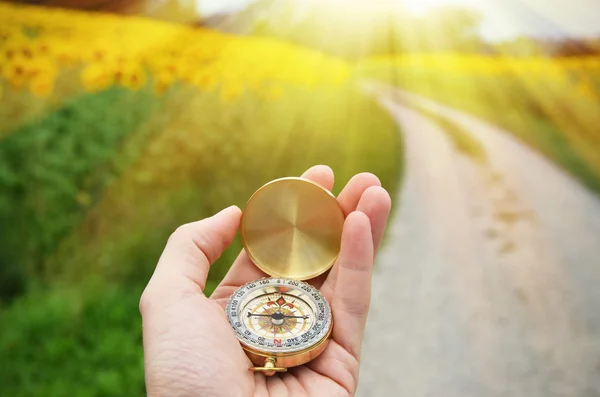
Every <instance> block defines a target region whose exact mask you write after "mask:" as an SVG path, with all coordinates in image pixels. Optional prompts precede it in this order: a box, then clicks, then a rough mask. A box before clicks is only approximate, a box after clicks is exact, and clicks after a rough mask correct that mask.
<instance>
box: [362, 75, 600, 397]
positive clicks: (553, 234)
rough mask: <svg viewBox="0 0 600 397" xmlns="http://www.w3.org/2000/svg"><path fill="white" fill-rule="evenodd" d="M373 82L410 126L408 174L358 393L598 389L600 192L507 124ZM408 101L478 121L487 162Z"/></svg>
mask: <svg viewBox="0 0 600 397" xmlns="http://www.w3.org/2000/svg"><path fill="white" fill-rule="evenodd" d="M369 91H370V92H371V93H372V94H373V95H376V96H377V97H378V98H379V100H380V102H381V104H382V106H384V107H385V108H386V109H387V110H388V111H389V112H390V114H391V115H392V116H393V117H394V119H395V120H396V121H397V123H398V125H399V128H400V129H401V131H402V135H403V139H404V141H405V149H406V173H405V176H404V185H403V187H402V190H401V192H399V193H398V196H397V197H398V198H399V200H401V202H400V203H398V204H399V205H400V210H399V211H397V212H396V215H395V217H394V219H392V220H391V223H390V225H389V229H388V235H387V243H386V245H385V246H384V248H383V250H382V251H381V253H380V256H379V258H378V264H377V268H376V271H375V276H374V280H373V299H372V304H371V305H372V306H371V308H372V309H371V313H370V315H369V320H368V326H367V333H366V339H365V343H364V345H363V359H362V371H361V376H360V386H359V392H358V394H357V395H358V396H362V397H371V396H406V397H421V396H436V397H438V396H439V397H453V396H457V397H459V396H460V397H468V396H478V397H479V396H481V397H494V396H506V397H521V396H522V397H552V396H565V397H566V396H568V397H575V396H582V397H597V396H600V200H599V199H598V197H597V196H595V195H593V194H592V193H591V192H590V191H588V190H587V189H586V188H584V187H583V186H582V185H581V184H579V183H578V182H577V181H576V180H574V179H573V178H572V177H571V176H570V175H568V174H566V173H565V172H564V171H562V170H561V169H559V168H558V167H557V166H555V165H554V164H553V163H551V162H550V161H548V160H546V159H545V158H543V157H542V156H541V155H539V154H538V153H537V152H535V151H534V150H532V149H530V148H529V147H527V146H525V145H524V144H522V143H521V142H520V141H518V140H517V139H515V138H514V137H513V136H512V135H511V134H509V133H508V132H506V131H503V130H501V129H499V128H496V127H494V126H492V125H490V124H488V123H485V122H483V121H481V120H478V119H476V118H474V117H472V116H470V115H468V114H464V113H462V112H459V111H456V110H453V109H450V108H447V107H445V106H442V105H439V104H437V103H434V102H432V101H429V100H426V99H424V98H420V97H418V96H415V95H412V94H409V93H406V92H399V91H395V90H391V89H389V88H386V87H383V86H370V88H369ZM406 101H412V102H414V103H418V104H419V105H420V106H422V107H424V108H426V109H429V110H434V111H436V112H438V113H439V114H442V115H444V116H446V117H448V118H450V119H451V120H453V121H454V122H455V123H458V124H460V125H461V126H463V127H464V128H465V129H466V130H468V131H470V132H471V134H472V136H473V137H475V138H476V139H478V140H479V141H480V142H481V143H482V145H483V146H484V148H485V151H486V157H487V162H486V164H484V165H481V164H477V163H476V162H474V161H473V160H471V159H470V158H469V157H466V156H464V155H463V154H461V153H459V152H458V151H457V150H456V149H455V148H454V146H453V145H452V143H451V141H450V140H449V139H448V136H447V134H445V132H444V131H443V130H441V128H440V127H439V126H438V125H437V124H434V123H432V122H431V121H430V120H429V119H427V118H424V117H422V116H421V115H420V114H419V113H417V112H415V111H413V110H410V109H408V108H406V107H404V106H403V105H401V103H406ZM498 111H502V109H498Z"/></svg>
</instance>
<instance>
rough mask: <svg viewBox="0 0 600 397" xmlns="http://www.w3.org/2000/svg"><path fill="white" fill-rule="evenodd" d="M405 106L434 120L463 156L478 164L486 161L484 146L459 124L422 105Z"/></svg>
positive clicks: (408, 104)
mask: <svg viewBox="0 0 600 397" xmlns="http://www.w3.org/2000/svg"><path fill="white" fill-rule="evenodd" d="M406 105H407V106H410V107H412V108H413V109H415V110H417V111H418V112H419V113H421V114H422V115H424V116H425V117H427V118H429V119H430V120H431V121H433V122H435V123H436V124H437V125H438V126H440V128H442V130H443V131H444V132H445V133H446V135H447V136H448V138H449V139H450V141H451V142H452V145H453V146H454V148H455V149H456V150H457V151H459V152H460V153H462V154H464V155H465V156H468V157H470V158H471V159H473V160H474V161H476V162H477V163H479V164H482V165H483V164H485V163H486V161H487V155H486V153H485V148H484V147H483V145H482V144H481V142H479V141H478V140H477V138H475V137H473V135H471V133H469V131H467V130H466V129H464V128H463V127H462V126H461V125H459V124H457V123H455V122H454V121H452V120H450V119H449V118H447V117H444V116H442V115H440V114H438V113H436V112H434V111H431V110H429V109H426V108H425V107H423V106H419V105H415V104H410V103H407V104H406Z"/></svg>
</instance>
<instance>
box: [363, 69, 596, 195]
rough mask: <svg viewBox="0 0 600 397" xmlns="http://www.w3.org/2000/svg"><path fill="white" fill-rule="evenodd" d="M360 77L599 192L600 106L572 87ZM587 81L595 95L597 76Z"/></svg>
mask: <svg viewBox="0 0 600 397" xmlns="http://www.w3.org/2000/svg"><path fill="white" fill-rule="evenodd" d="M360 73H361V74H362V75H363V76H364V77H369V78H373V79H377V80H380V81H383V82H388V83H391V84H393V85H397V86H399V87H401V88H404V89H406V90H409V91H411V92H414V93H417V94H420V95H423V96H425V97H429V98H431V99H434V100H436V101H439V102H441V103H444V104H447V105H449V106H452V107H454V108H457V109H461V110H464V111H466V112H468V113H471V114H473V115H475V116H477V117H480V118H482V119H484V120H487V121H490V122H492V123H494V124H496V125H498V126H500V127H502V128H504V129H506V130H507V131H509V132H511V133H513V134H514V135H515V136H516V137H517V138H519V139H521V140H522V141H523V142H525V143H526V144H528V145H529V146H531V147H532V148H534V149H536V150H538V151H539V152H540V153H542V154H544V155H545V156H546V157H548V158H549V159H551V160H552V161H554V162H556V163H557V164H558V165H560V166H561V167H562V168H564V169H565V170H567V171H568V172H570V173H571V174H572V175H573V176H575V177H576V178H577V179H579V180H580V181H581V182H582V183H583V184H585V185H587V186H588V187H589V188H590V189H592V190H594V191H596V192H600V157H599V156H598V153H599V152H600V135H598V133H597V126H598V125H600V105H599V104H598V101H597V100H594V99H592V98H587V97H584V96H582V95H581V94H580V93H579V92H578V91H577V90H576V88H575V86H574V85H572V84H571V85H569V84H568V83H564V82H562V83H561V82H556V81H553V80H550V79H547V78H545V77H544V76H536V75H528V76H520V75H517V74H510V75H484V74H469V73H456V72H435V71H427V70H417V69H408V68H402V69H394V67H393V66H392V65H391V64H390V65H388V66H382V65H377V66H369V65H368V64H367V65H361V68H360ZM590 73H592V72H590ZM579 77H581V76H579ZM586 77H587V78H588V80H589V81H595V82H596V86H597V89H598V90H600V75H590V76H586ZM572 78H573V79H575V78H576V76H572Z"/></svg>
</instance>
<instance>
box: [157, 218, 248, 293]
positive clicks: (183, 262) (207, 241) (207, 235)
mask: <svg viewBox="0 0 600 397" xmlns="http://www.w3.org/2000/svg"><path fill="white" fill-rule="evenodd" d="M240 218H241V211H240V209H239V208H238V207H236V206H231V207H228V208H225V209H224V210H222V211H221V212H219V213H217V214H216V215H213V216H211V217H210V218H206V219H203V220H201V221H198V222H192V223H187V224H185V225H182V226H180V227H178V228H177V230H175V232H173V234H171V236H170V237H169V240H168V241H167V245H166V247H165V249H164V251H163V253H162V255H161V257H160V259H159V261H158V265H157V266H156V270H155V271H154V274H153V275H152V279H151V280H150V282H149V283H148V287H147V289H152V288H154V287H157V288H158V289H161V290H162V289H163V288H169V289H178V290H179V291H178V292H180V293H181V292H183V293H187V292H198V289H200V291H202V290H204V287H205V285H206V277H207V276H208V271H209V269H210V265H211V264H212V263H213V262H214V261H216V260H217V259H218V258H219V256H221V254H222V253H223V250H225V248H227V247H228V246H229V245H230V244H231V242H232V241H233V239H234V238H235V234H236V232H237V230H238V227H239V224H240Z"/></svg>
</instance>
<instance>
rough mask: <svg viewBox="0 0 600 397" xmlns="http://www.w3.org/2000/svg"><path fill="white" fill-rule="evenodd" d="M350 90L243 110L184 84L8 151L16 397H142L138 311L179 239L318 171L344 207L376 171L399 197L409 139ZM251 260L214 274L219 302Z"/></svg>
mask: <svg viewBox="0 0 600 397" xmlns="http://www.w3.org/2000/svg"><path fill="white" fill-rule="evenodd" d="M351 86H352V84H349V85H348V86H344V87H341V88H336V89H332V88H323V89H319V88H315V89H312V90H306V89H298V88H292V87H288V88H287V89H284V90H283V92H282V93H281V96H280V97H279V98H278V99H270V100H269V99H265V98H261V97H259V96H257V95H254V94H252V93H244V94H242V95H241V96H240V97H239V98H238V99H237V100H235V101H233V102H229V103H224V102H223V101H222V100H221V99H220V96H219V94H218V92H207V93H200V92H198V91H197V90H195V89H193V88H191V87H187V86H183V85H179V86H174V87H172V88H171V89H170V90H169V91H167V92H166V93H165V94H164V96H161V97H155V96H154V95H153V94H151V93H144V91H139V92H137V93H136V94H135V95H133V94H132V93H131V92H129V91H125V90H121V89H117V90H115V91H112V90H111V91H106V92H102V93H98V94H93V95H89V96H84V97H81V98H80V99H78V100H77V101H75V102H73V103H72V104H71V105H69V106H68V107H65V108H63V109H61V110H59V111H58V112H56V113H53V114H50V115H48V116H47V117H46V118H42V119H39V120H37V121H35V122H33V123H31V124H29V125H27V126H24V127H22V128H21V129H20V130H18V131H12V132H11V133H10V134H9V135H8V136H7V138H5V139H4V140H2V141H0V153H4V154H5V157H3V158H2V161H1V162H0V164H1V165H2V167H3V168H4V169H9V170H11V172H12V174H11V175H12V177H11V178H8V177H7V178H5V179H1V180H0V183H2V189H0V191H2V192H3V196H2V197H5V200H8V201H6V204H5V207H3V208H6V209H7V210H6V211H5V212H4V213H3V214H4V215H3V216H4V217H5V218H4V219H5V220H4V221H5V222H9V223H10V224H13V225H15V226H14V228H13V229H12V230H11V231H10V233H11V235H12V239H11V245H10V248H9V247H8V245H6V246H4V245H3V246H2V248H3V249H4V251H3V252H5V255H6V256H8V255H10V254H13V253H19V254H18V255H16V256H12V257H11V260H10V263H11V264H13V268H15V269H22V268H27V269H28V271H27V273H26V278H25V281H26V284H27V286H28V292H27V293H26V294H25V295H22V296H20V297H17V298H15V299H13V300H12V302H11V303H10V304H5V307H4V308H3V309H1V310H0V323H1V324H2V333H1V334H0V384H2V390H3V392H4V393H6V394H7V395H11V396H26V395H45V396H61V395H64V394H65V392H68V394H70V395H78V396H79V395H81V396H121V395H123V394H127V395H143V394H144V388H143V372H142V356H141V354H142V350H141V328H140V320H139V316H138V315H137V304H138V300H139V296H140V294H141V291H142V289H143V287H144V285H145V284H146V282H147V281H148V279H149V277H150V275H151V273H152V271H153V269H154V266H155V264H156V261H157V259H158V256H159V254H160V252H161V251H162V248H163V247H164V244H165V242H166V239H167V238H168V236H169V234H170V233H171V232H172V231H173V230H174V229H175V228H176V227H177V226H178V225H180V224H182V223H185V222H190V221H194V220H197V219H201V218H204V217H206V216H209V215H211V214H213V213H214V212H216V211H218V210H219V209H221V208H223V207H225V206H227V205H231V204H237V205H240V206H241V205H243V204H244V202H245V201H246V200H247V198H248V197H249V196H250V194H251V193H252V192H253V191H254V190H255V189H256V188H258V187H259V186H261V185H262V184H263V183H265V182H267V181H269V180H271V179H273V178H277V177H281V176H287V175H299V174H300V173H301V172H303V171H304V170H305V169H306V168H308V167H310V166H312V165H314V164H318V163H324V164H328V165H330V166H331V167H332V168H333V169H334V171H335V172H336V187H335V191H336V192H338V191H339V190H340V188H341V187H343V185H344V184H345V183H346V182H347V180H348V179H349V178H350V177H351V176H352V175H353V174H355V173H357V172H362V171H370V172H374V173H375V174H377V175H378V176H379V177H380V179H381V180H382V183H383V185H384V186H385V187H386V188H387V189H389V191H390V192H395V191H396V188H397V184H398V183H399V181H400V174H401V160H402V159H401V153H402V152H401V149H402V148H401V146H400V141H399V139H398V134H397V129H396V126H395V124H394V123H393V121H392V120H391V119H390V117H389V116H388V115H387V114H386V113H385V112H384V111H383V110H381V109H380V108H379V106H378V105H377V104H376V103H375V102H374V101H372V100H371V99H368V98H365V97H363V96H362V95H360V93H358V92H357V91H355V90H354V89H353V88H351ZM123 110H127V111H123ZM117 120H118V121H117ZM53 126H54V127H53ZM7 159H12V160H10V161H8V160H7ZM11 181H12V182H11ZM10 183H16V184H17V185H15V186H12V185H10ZM11 186H12V187H11ZM7 187H10V189H7ZM7 192H12V193H10V194H9V193H7ZM27 203H31V204H30V205H29V204H27ZM21 204H23V205H21ZM25 204H26V205H25ZM15 209H18V211H15ZM8 232H9V231H7V232H6V233H8ZM31 241H35V242H37V243H36V244H35V247H39V248H36V249H32V246H31V244H33V243H32V242H31ZM240 248H241V247H240V243H239V241H236V242H235V243H234V244H233V245H232V247H230V248H229V249H228V250H227V251H226V252H225V254H224V255H223V256H222V257H221V258H220V259H219V261H218V263H217V264H216V265H215V266H213V268H212V271H211V274H210V275H209V283H208V290H209V291H210V290H212V288H214V286H215V284H216V283H217V282H218V281H219V280H220V279H221V278H222V276H223V275H224V274H225V272H226V271H227V269H228V268H229V265H230V264H231V262H232V261H233V259H234V258H235V256H236V255H237V253H238V252H239V249H240Z"/></svg>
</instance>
